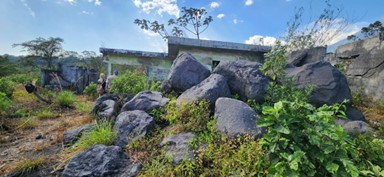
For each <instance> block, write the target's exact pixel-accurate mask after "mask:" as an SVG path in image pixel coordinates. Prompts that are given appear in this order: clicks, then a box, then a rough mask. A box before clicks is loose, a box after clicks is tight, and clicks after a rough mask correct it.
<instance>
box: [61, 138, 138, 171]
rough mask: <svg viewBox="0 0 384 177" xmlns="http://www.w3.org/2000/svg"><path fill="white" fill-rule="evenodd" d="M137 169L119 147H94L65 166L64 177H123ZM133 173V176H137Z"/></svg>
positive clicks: (73, 158) (76, 156)
mask: <svg viewBox="0 0 384 177" xmlns="http://www.w3.org/2000/svg"><path fill="white" fill-rule="evenodd" d="M135 169H137V164H133V163H132V162H131V161H130V160H129V157H128V155H127V154H125V153H124V150H123V149H122V148H121V147H118V146H105V145H94V146H91V147H90V148H88V149H86V150H84V151H82V152H80V153H78V154H76V155H75V156H74V157H72V159H71V160H70V161H69V163H68V164H67V165H66V166H65V169H64V171H63V173H62V177H84V176H89V177H96V176H100V177H101V176H102V177H107V176H108V177H112V176H123V175H122V174H126V173H127V171H131V170H135ZM137 173H138V171H136V174H134V173H131V176H136V175H137Z"/></svg>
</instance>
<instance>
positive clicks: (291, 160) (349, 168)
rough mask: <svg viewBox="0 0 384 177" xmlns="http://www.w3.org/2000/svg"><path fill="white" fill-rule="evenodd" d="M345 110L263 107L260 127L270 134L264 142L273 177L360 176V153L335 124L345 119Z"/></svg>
mask: <svg viewBox="0 0 384 177" xmlns="http://www.w3.org/2000/svg"><path fill="white" fill-rule="evenodd" d="M343 107H344V106H342V105H339V104H336V105H333V106H327V105H324V106H322V107H320V108H315V107H314V106H312V105H310V104H308V103H303V102H288V101H280V102H277V103H275V104H274V105H273V107H272V106H264V107H263V116H262V119H261V120H260V121H259V122H258V125H259V126H262V127H267V128H268V133H267V134H265V135H264V137H263V138H262V139H261V141H260V145H261V146H262V148H263V150H264V151H265V152H266V153H267V155H268V156H267V158H268V161H269V162H271V165H270V166H269V168H268V174H269V175H272V176H289V175H294V176H296V175H297V176H332V175H335V176H345V175H348V176H349V175H350V176H358V175H359V171H358V168H357V166H356V163H355V161H354V159H355V158H356V157H357V151H356V149H355V145H354V143H353V141H352V139H351V138H350V137H349V136H348V134H347V133H346V132H345V131H344V129H343V128H342V127H341V126H339V125H335V124H334V118H335V117H345V113H344V112H343V111H342V109H343Z"/></svg>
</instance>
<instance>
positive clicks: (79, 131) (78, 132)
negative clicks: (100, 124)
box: [64, 124, 96, 147]
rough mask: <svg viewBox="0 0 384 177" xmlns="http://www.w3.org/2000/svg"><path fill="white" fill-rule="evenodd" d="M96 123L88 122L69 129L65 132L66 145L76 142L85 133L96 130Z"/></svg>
mask: <svg viewBox="0 0 384 177" xmlns="http://www.w3.org/2000/svg"><path fill="white" fill-rule="evenodd" d="M95 129H96V126H95V124H86V125H83V126H80V127H77V128H75V129H72V130H68V131H65V132H64V146H65V147H68V146H71V145H73V144H75V143H76V141H77V140H79V139H80V138H81V136H82V135H83V133H85V132H88V131H91V130H95Z"/></svg>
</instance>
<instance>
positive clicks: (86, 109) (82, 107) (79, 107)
mask: <svg viewBox="0 0 384 177" xmlns="http://www.w3.org/2000/svg"><path fill="white" fill-rule="evenodd" d="M76 110H78V111H79V112H83V113H89V112H91V110H92V106H91V105H89V104H86V103H79V104H76Z"/></svg>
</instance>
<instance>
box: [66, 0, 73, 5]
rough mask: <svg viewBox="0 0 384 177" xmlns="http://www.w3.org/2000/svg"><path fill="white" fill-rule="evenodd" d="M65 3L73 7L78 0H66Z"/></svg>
mask: <svg viewBox="0 0 384 177" xmlns="http://www.w3.org/2000/svg"><path fill="white" fill-rule="evenodd" d="M64 1H65V2H68V3H69V4H71V5H74V4H76V0H64Z"/></svg>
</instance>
